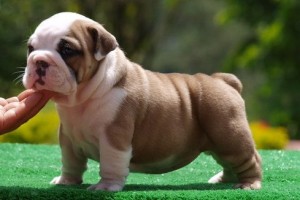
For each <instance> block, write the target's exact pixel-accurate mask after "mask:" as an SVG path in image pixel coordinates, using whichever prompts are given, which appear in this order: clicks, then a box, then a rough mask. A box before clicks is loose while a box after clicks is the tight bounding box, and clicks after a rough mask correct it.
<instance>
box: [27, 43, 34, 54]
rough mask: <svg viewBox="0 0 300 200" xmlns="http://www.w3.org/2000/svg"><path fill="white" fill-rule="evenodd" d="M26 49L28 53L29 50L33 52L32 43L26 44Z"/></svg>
mask: <svg viewBox="0 0 300 200" xmlns="http://www.w3.org/2000/svg"><path fill="white" fill-rule="evenodd" d="M27 51H28V55H29V54H30V53H31V52H33V51H34V47H33V46H32V45H30V44H29V45H28V46H27Z"/></svg>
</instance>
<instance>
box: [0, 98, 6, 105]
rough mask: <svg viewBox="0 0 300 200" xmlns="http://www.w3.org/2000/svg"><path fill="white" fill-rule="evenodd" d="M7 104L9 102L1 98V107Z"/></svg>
mask: <svg viewBox="0 0 300 200" xmlns="http://www.w3.org/2000/svg"><path fill="white" fill-rule="evenodd" d="M6 104H7V101H6V100H5V99H4V98H1V97H0V106H5V105H6Z"/></svg>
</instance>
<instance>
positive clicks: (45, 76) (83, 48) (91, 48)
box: [23, 13, 118, 95]
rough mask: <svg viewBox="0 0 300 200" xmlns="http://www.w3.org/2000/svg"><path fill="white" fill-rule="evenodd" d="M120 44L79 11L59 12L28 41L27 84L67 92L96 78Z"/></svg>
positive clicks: (44, 23) (25, 75)
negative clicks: (108, 55)
mask: <svg viewBox="0 0 300 200" xmlns="http://www.w3.org/2000/svg"><path fill="white" fill-rule="evenodd" d="M117 46H118V43H117V41H116V39H115V37H114V36H113V35H111V34H110V33H109V32H107V31H106V30H105V29H104V28H103V27H102V26H101V25H100V24H98V23H97V22H95V21H93V20H91V19H89V18H86V17H84V16H82V15H79V14H76V13H59V14H56V15H54V16H52V17H50V18H48V19H46V20H45V21H43V22H42V23H41V24H40V25H39V26H38V27H37V28H36V30H35V32H34V33H33V34H32V35H31V36H30V38H29V40H28V57H27V66H26V68H25V74H24V76H23V84H24V86H25V87H26V88H34V89H40V90H44V89H45V90H50V91H54V92H57V93H61V94H64V95H68V94H70V93H72V92H73V91H76V88H77V86H78V85H80V84H81V83H83V82H86V81H88V80H89V79H91V78H92V77H93V75H94V74H95V72H96V71H97V69H98V68H99V66H100V65H101V62H102V60H103V59H105V57H106V55H107V54H108V53H109V52H111V51H113V50H114V49H115V48H116V47H117Z"/></svg>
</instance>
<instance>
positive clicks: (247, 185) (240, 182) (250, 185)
mask: <svg viewBox="0 0 300 200" xmlns="http://www.w3.org/2000/svg"><path fill="white" fill-rule="evenodd" d="M211 155H212V156H213V158H214V159H215V160H216V161H217V162H218V163H219V164H220V165H221V166H222V167H223V171H221V172H219V173H217V174H216V175H214V176H213V177H212V178H210V179H209V181H208V182H209V183H237V184H236V185H235V188H241V189H260V188H261V170H260V168H261V159H260V156H259V155H258V153H257V152H256V151H255V154H254V155H253V156H252V157H251V158H250V159H245V161H238V160H235V159H236V158H234V160H232V159H233V158H232V157H231V156H217V155H216V154H214V153H211ZM230 157H231V158H230ZM233 163H234V164H233ZM237 163H239V164H237Z"/></svg>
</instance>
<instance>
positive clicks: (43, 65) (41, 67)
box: [35, 60, 49, 77]
mask: <svg viewBox="0 0 300 200" xmlns="http://www.w3.org/2000/svg"><path fill="white" fill-rule="evenodd" d="M48 67H49V64H48V63H47V62H45V61H42V60H39V61H37V62H36V70H35V72H36V73H37V74H38V75H39V76H40V77H42V76H46V69H47V68H48Z"/></svg>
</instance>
